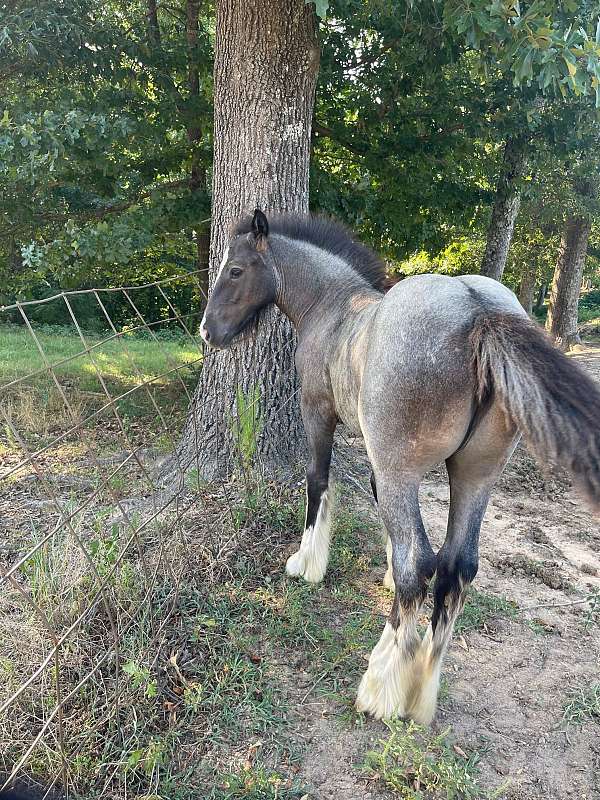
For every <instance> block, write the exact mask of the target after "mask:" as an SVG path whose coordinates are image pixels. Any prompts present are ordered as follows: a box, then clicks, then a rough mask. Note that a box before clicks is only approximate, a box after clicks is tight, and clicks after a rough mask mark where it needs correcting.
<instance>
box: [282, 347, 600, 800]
mask: <svg viewBox="0 0 600 800" xmlns="http://www.w3.org/2000/svg"><path fill="white" fill-rule="evenodd" d="M575 358H577V359H578V360H580V361H581V362H582V363H583V364H584V365H585V366H586V367H587V368H589V369H590V370H591V371H592V372H593V374H594V375H595V376H597V377H598V379H600V348H591V347H588V348H582V351H581V353H578V354H577V355H576V356H575ZM421 498H422V500H421V504H422V512H423V518H424V521H425V525H426V528H427V530H428V531H429V534H430V537H431V540H432V543H434V547H439V546H440V545H441V543H442V541H443V537H444V531H445V525H446V519H447V511H448V498H449V492H448V487H447V484H446V481H445V476H444V475H443V474H442V473H441V472H439V471H436V472H434V473H433V474H431V475H430V476H428V478H427V479H426V480H425V482H424V484H423V487H422V493H421ZM365 508H367V506H366V504H365ZM364 513H368V514H371V515H374V514H375V512H374V511H371V510H369V511H365V512H364ZM374 546H375V545H374V544H372V543H371V544H369V547H374ZM333 547H334V548H335V544H334V545H333ZM480 554H481V560H480V568H479V574H478V576H477V578H476V583H475V586H476V589H477V590H478V591H480V592H482V593H485V594H486V595H496V596H501V597H503V598H506V600H508V601H513V602H514V603H516V604H517V606H518V611H517V613H516V614H515V615H514V616H512V615H511V617H510V618H504V617H503V616H502V615H500V616H499V617H497V618H494V616H493V615H492V616H491V617H490V619H489V620H488V621H487V623H486V624H484V626H483V627H482V629H480V630H471V631H469V632H465V633H464V634H462V635H461V634H459V635H457V636H455V638H454V641H453V644H452V647H451V650H450V653H449V655H448V658H447V660H446V664H445V669H444V677H445V681H444V683H443V686H444V691H443V695H442V697H443V699H442V701H441V703H440V706H439V710H438V714H437V717H436V720H435V722H434V729H435V730H437V731H443V730H444V729H446V728H447V727H448V726H451V731H452V737H453V740H454V741H455V742H456V744H457V745H458V746H459V747H460V748H461V749H462V750H464V751H468V752H474V751H478V752H479V753H480V762H479V768H480V770H481V783H482V785H483V786H485V787H486V788H487V787H489V788H493V787H498V786H501V785H505V786H506V789H505V791H504V792H503V793H502V794H501V795H500V796H502V797H506V798H509V799H510V800H550V799H551V798H552V800H567V799H568V798H578V800H592V798H599V797H600V719H598V717H595V718H594V719H593V720H591V721H588V722H587V723H586V724H584V725H581V726H573V725H570V726H569V725H565V724H564V722H563V710H564V708H565V705H566V704H567V702H568V697H569V694H570V692H572V691H573V690H575V689H577V688H578V687H586V686H590V685H593V684H595V683H598V681H599V679H600V627H599V625H598V622H597V621H596V622H595V623H594V624H591V625H587V626H586V625H585V618H584V617H585V614H584V611H585V609H586V606H585V604H573V605H569V604H570V603H573V601H578V600H580V599H581V596H582V595H583V594H587V595H589V593H590V592H591V591H594V590H598V588H600V525H599V524H598V521H597V520H594V519H593V517H592V515H591V514H590V513H589V511H588V510H587V509H586V507H585V506H584V504H583V503H582V501H581V499H580V497H578V496H577V495H576V493H575V492H574V491H573V490H572V489H571V488H570V486H569V484H568V482H567V481H566V480H561V478H559V477H546V478H543V477H542V475H541V474H540V473H539V471H538V470H537V469H536V468H535V466H534V464H533V462H532V460H531V458H530V457H529V456H528V454H527V453H526V452H525V451H523V450H522V449H519V451H518V452H517V453H516V454H515V456H513V459H512V461H511V463H510V465H509V466H508V468H507V470H506V471H505V474H504V476H503V478H502V480H501V482H500V484H499V486H498V487H497V489H496V491H495V493H494V495H493V499H492V501H491V503H490V505H489V508H488V511H487V513H486V516H485V520H484V523H483V528H482V537H481V547H480ZM382 572H383V568H382V567H377V568H372V569H371V570H370V572H369V574H367V575H365V576H364V582H365V584H367V583H368V584H372V585H377V584H378V583H379V582H380V580H381V578H382ZM326 580H328V579H327V578H326ZM390 599H391V598H388V600H387V606H388V607H389V603H390ZM383 609H386V601H385V600H384V601H383V603H382V610H383ZM382 624H383V619H382ZM295 713H296V714H297V716H298V719H297V724H298V730H299V733H301V734H302V736H303V738H304V739H305V741H306V743H307V749H306V751H305V754H304V757H303V761H302V766H301V776H302V778H303V779H304V780H305V781H306V784H307V785H308V786H310V787H312V788H313V791H312V792H311V793H310V795H309V797H310V798H314V799H315V800H342V798H343V799H344V800H346V798H352V799H353V800H367V799H369V800H370V799H372V798H373V799H374V798H385V797H389V796H391V795H390V794H388V792H387V791H386V790H385V789H382V788H379V784H374V783H365V781H364V778H362V777H359V776H358V773H357V771H356V769H355V767H356V765H360V764H361V763H362V762H363V760H364V754H365V752H366V751H367V750H369V749H371V748H372V747H373V746H374V745H375V744H376V743H377V740H378V739H381V738H384V737H385V736H386V734H387V731H386V729H385V728H384V727H383V726H382V725H381V724H379V723H376V722H373V721H366V722H365V723H364V726H363V727H356V728H355V729H352V728H349V726H347V725H340V722H339V720H338V719H337V715H336V710H335V707H333V706H332V705H331V703H328V701H327V700H326V699H323V698H322V697H319V696H318V695H317V694H316V693H314V694H312V695H311V694H310V693H309V695H308V697H306V698H304V701H303V702H302V704H301V705H300V706H299V707H297V708H296V712H295Z"/></svg>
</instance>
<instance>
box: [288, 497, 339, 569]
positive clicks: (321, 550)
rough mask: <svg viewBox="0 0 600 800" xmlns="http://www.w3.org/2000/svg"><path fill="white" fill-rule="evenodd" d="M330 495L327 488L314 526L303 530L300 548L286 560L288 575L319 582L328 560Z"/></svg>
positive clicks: (330, 517)
mask: <svg viewBox="0 0 600 800" xmlns="http://www.w3.org/2000/svg"><path fill="white" fill-rule="evenodd" d="M332 496H333V492H332V491H331V489H327V491H325V492H323V494H322V495H321V502H320V503H319V510H318V512H317V519H316V521H315V524H314V526H312V525H311V527H310V528H306V529H305V530H304V533H303V534H302V542H301V543H300V549H299V550H298V551H297V552H295V553H293V554H292V555H291V556H290V557H289V558H288V560H287V563H286V565H285V570H286V572H287V574H288V575H291V576H298V575H301V576H302V577H303V578H304V579H305V580H307V581H308V582H309V583H319V581H322V580H323V578H324V576H325V572H326V570H327V562H328V561H329V541H330V538H331V521H332V513H331V512H332V505H333V502H332V500H331V498H332Z"/></svg>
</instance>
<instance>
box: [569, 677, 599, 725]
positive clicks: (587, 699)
mask: <svg viewBox="0 0 600 800" xmlns="http://www.w3.org/2000/svg"><path fill="white" fill-rule="evenodd" d="M563 722H564V723H565V724H567V725H583V724H584V723H585V722H596V723H600V683H593V684H591V685H590V686H584V687H580V688H578V689H575V690H574V691H573V692H571V694H570V695H569V698H568V700H567V702H566V704H565V707H564V711H563Z"/></svg>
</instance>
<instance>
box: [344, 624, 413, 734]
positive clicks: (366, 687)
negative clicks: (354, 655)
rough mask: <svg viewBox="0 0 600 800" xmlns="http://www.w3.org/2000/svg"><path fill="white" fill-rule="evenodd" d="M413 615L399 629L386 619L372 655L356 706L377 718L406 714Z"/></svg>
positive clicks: (359, 689)
mask: <svg viewBox="0 0 600 800" xmlns="http://www.w3.org/2000/svg"><path fill="white" fill-rule="evenodd" d="M416 635H417V634H416V628H415V625H414V619H411V620H410V621H409V622H408V623H405V624H404V625H401V626H400V627H399V628H398V629H397V630H394V628H393V627H392V626H391V624H390V623H389V622H386V624H385V628H384V629H383V633H382V635H381V638H380V640H379V641H378V642H377V644H376V645H375V647H374V648H373V650H372V652H371V656H370V658H369V667H368V669H367V671H366V672H365V674H364V675H363V677H362V680H361V682H360V686H359V687H358V694H357V697H356V708H357V709H358V710H359V711H364V712H366V713H368V714H372V716H374V717H376V718H377V719H383V718H386V717H391V716H394V715H398V716H404V715H405V714H406V704H407V700H408V697H409V695H410V691H411V687H412V685H413V682H414V657H413V656H411V652H412V651H413V648H412V647H410V646H408V644H407V643H408V642H410V640H411V639H414V638H416Z"/></svg>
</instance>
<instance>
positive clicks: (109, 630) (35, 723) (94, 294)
mask: <svg viewBox="0 0 600 800" xmlns="http://www.w3.org/2000/svg"><path fill="white" fill-rule="evenodd" d="M197 280H198V275H197V274H193V275H189V274H188V275H185V276H177V277H174V278H169V279H165V280H164V281H158V282H155V283H153V284H147V285H144V286H131V287H121V288H117V289H103V290H86V291H76V292H64V293H61V294H60V295H57V296H55V297H51V298H47V299H43V300H39V301H32V302H25V303H17V304H15V305H13V306H9V307H5V308H3V309H2V313H1V314H0V322H2V323H5V324H3V327H2V334H1V336H2V339H3V346H2V349H1V351H2V357H1V360H2V361H3V363H2V365H1V366H2V379H3V380H2V387H1V389H0V393H1V394H0V398H1V399H0V415H1V425H2V429H3V430H2V434H1V436H0V479H1V484H0V485H1V487H2V488H1V489H0V522H1V527H2V531H3V532H2V538H1V544H0V789H1V788H2V787H3V786H4V787H6V786H8V785H9V784H11V783H12V782H13V781H14V780H15V779H16V778H19V777H21V778H23V777H25V776H26V777H27V780H28V782H29V783H33V784H34V785H35V784H38V786H43V788H44V795H43V796H44V797H45V796H50V795H51V794H53V792H55V791H56V790H57V788H60V793H61V794H67V795H68V794H69V793H70V792H72V791H74V792H75V793H77V792H80V791H81V790H82V789H83V790H84V791H85V786H84V784H85V781H83V780H81V777H82V775H83V773H84V772H85V773H86V774H87V775H88V776H89V775H90V774H91V773H96V775H95V783H96V785H97V787H101V788H100V789H97V790H96V793H97V794H98V795H99V796H109V795H110V792H111V786H114V784H115V775H116V774H117V773H120V774H122V768H123V766H124V765H123V764H120V763H119V758H118V750H117V751H116V752H115V753H107V752H105V749H106V748H104V750H103V747H102V741H103V740H104V741H105V742H106V741H111V737H110V735H109V734H110V732H111V731H112V733H113V734H114V735H115V736H116V739H117V740H119V739H120V740H121V742H122V743H124V740H125V739H126V738H127V736H131V735H132V731H131V719H130V715H128V714H127V713H124V705H126V704H127V702H128V701H130V700H131V697H130V696H129V697H128V694H129V695H130V693H128V685H129V686H130V685H131V680H133V683H134V684H135V683H136V682H137V683H139V682H140V681H147V682H148V687H147V691H148V692H152V691H153V689H152V683H151V681H150V679H149V673H148V671H147V669H146V668H143V667H141V666H140V665H142V664H144V663H147V661H148V658H150V657H151V656H152V654H153V653H157V652H158V651H159V650H160V641H161V637H162V636H163V634H164V630H165V627H166V626H167V625H169V622H170V618H171V615H172V613H173V610H174V609H175V607H176V601H177V597H178V595H179V594H180V591H181V584H180V580H181V575H182V572H183V570H182V565H183V564H184V563H186V561H188V560H189V557H190V552H189V550H190V548H189V536H188V533H189V530H190V526H189V524H188V520H187V517H188V516H189V515H190V513H191V511H192V510H193V509H194V505H195V500H196V497H195V495H194V493H193V492H190V491H189V490H188V489H187V487H186V486H185V485H181V486H180V487H179V489H178V491H175V492H173V491H172V492H170V493H168V494H165V493H161V492H160V491H158V488H159V487H158V485H157V482H156V479H155V473H156V465H157V464H158V463H160V461H161V459H162V458H163V457H164V454H165V453H167V452H171V453H172V452H175V451H176V447H177V436H178V433H179V432H180V430H181V426H182V422H183V420H184V419H185V415H186V411H187V408H188V405H189V402H190V400H191V396H192V393H193V386H194V384H195V381H196V380H197V375H198V370H199V368H200V365H201V362H202V347H201V344H200V342H199V339H198V337H197V336H196V335H195V333H194V332H193V331H195V330H196V329H197V327H198V315H199V313H200V312H199V310H196V311H193V312H191V313H187V314H183V313H181V312H180V310H178V308H177V307H176V305H175V303H174V302H173V300H172V298H171V296H170V295H171V291H170V290H171V289H172V287H173V286H178V287H180V286H181V284H182V282H184V283H187V284H188V285H189V286H191V287H192V288H193V287H195V286H197ZM149 290H150V292H151V293H153V294H154V295H155V300H156V301H157V302H155V303H154V307H155V308H158V309H159V310H160V314H159V316H157V318H155V319H152V318H150V319H149V318H147V316H145V315H144V313H143V311H142V310H141V308H142V306H141V304H140V303H139V301H138V298H139V297H140V296H141V295H142V293H144V295H145V296H144V298H143V299H144V301H145V304H146V306H147V305H148V302H147V300H148V291H149ZM115 298H118V300H119V302H120V306H121V310H122V309H123V308H126V309H128V311H129V317H130V323H129V324H128V325H127V326H121V327H120V329H118V327H117V324H115V322H114V320H113V317H112V316H111V313H110V311H109V308H110V307H114V306H115V302H114V301H115ZM82 299H85V300H86V301H87V302H88V304H89V302H90V301H92V302H93V303H95V306H96V311H97V312H98V313H97V315H98V316H100V318H101V321H102V324H101V325H100V326H99V328H100V330H98V331H96V332H90V331H88V330H85V329H84V328H83V327H82V326H81V325H80V323H79V321H78V317H77V313H76V310H75V309H76V306H77V305H79V306H81V302H80V301H81V300H82ZM108 301H110V302H108ZM57 306H60V312H59V314H58V316H63V317H64V316H65V312H66V315H67V316H68V319H69V320H70V323H71V324H70V330H68V331H67V330H65V328H64V327H61V328H57V327H55V326H49V325H44V324H39V323H37V322H36V321H35V318H36V316H39V315H40V314H39V312H40V310H42V311H44V312H46V311H47V309H48V308H50V307H52V308H53V309H54V308H56V307H57ZM41 316H42V317H44V316H46V317H48V316H50V317H52V315H48V314H47V313H45V314H42V315H41ZM54 316H56V314H55V315H54ZM7 321H11V322H12V324H7ZM186 525H187V527H186ZM210 545H211V543H210V542H208V543H207V542H204V544H203V547H207V546H208V547H210ZM195 557H196V558H197V557H198V554H196V555H195ZM157 601H158V604H159V607H156V605H155V604H156V603H157ZM90 708H91V709H92V711H91V713H90V712H89V709H90ZM128 726H129V730H128ZM134 727H135V726H134ZM90 744H91V746H90ZM124 749H125V750H126V748H124ZM83 753H85V757H84V758H85V760H86V761H87V762H89V761H90V759H92V760H93V759H94V754H95V755H96V756H97V764H94V765H90V764H89V763H86V764H84V763H83V761H82V760H81V758H80V756H81V755H82V754H83ZM115 755H116V756H117V757H116V758H114V756H115ZM107 756H108V758H106V757H107ZM103 765H105V766H103ZM90 766H92V769H91V770H90ZM125 766H127V765H125ZM130 766H132V765H130ZM133 766H135V765H133ZM88 783H89V777H88Z"/></svg>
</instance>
